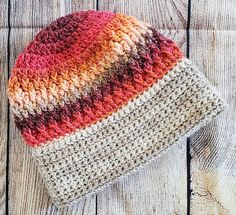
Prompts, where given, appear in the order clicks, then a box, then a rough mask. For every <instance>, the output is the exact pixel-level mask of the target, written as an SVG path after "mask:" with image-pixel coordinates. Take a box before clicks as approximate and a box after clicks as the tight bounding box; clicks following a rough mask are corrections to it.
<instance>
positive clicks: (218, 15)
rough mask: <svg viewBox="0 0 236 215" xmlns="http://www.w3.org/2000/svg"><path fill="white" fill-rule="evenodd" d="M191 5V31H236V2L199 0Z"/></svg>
mask: <svg viewBox="0 0 236 215" xmlns="http://www.w3.org/2000/svg"><path fill="white" fill-rule="evenodd" d="M191 4H192V6H191V8H192V10H191V29H214V30H233V29H236V9H235V0H198V1H192V2H191Z"/></svg>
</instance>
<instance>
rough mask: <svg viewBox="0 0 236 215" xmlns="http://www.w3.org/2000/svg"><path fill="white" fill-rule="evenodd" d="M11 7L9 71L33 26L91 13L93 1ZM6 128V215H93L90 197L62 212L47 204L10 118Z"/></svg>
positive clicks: (29, 157)
mask: <svg viewBox="0 0 236 215" xmlns="http://www.w3.org/2000/svg"><path fill="white" fill-rule="evenodd" d="M11 4H12V9H11V26H12V31H11V38H10V44H11V49H10V53H11V56H10V57H11V58H10V64H11V67H12V66H13V64H14V62H15V59H16V57H17V55H18V54H19V53H20V51H22V50H23V48H24V47H25V46H26V44H27V43H28V42H29V41H30V40H32V39H33V37H34V36H35V34H36V33H37V32H38V31H39V30H40V29H39V28H37V26H45V25H46V24H48V23H50V22H51V21H53V20H55V19H56V18H58V17H60V16H63V15H65V14H68V13H71V12H73V11H77V10H78V9H83V10H85V9H89V8H90V9H95V6H96V1H94V0H91V1H39V2H37V1H36V2H32V1H25V2H24V4H22V3H21V2H19V1H12V2H11ZM22 14H24V16H22ZM10 128H11V129H10V149H9V153H10V165H9V178H10V186H9V210H10V214H12V215H15V214H17V215H18V214H22V215H28V214H29V215H31V214H34V215H38V214H40V215H43V214H48V215H51V214H53V215H56V214H65V215H67V214H74V215H75V214H76V215H77V214H78V215H79V214H83V215H93V214H95V208H96V205H95V203H96V200H95V196H94V195H93V196H91V197H88V198H87V199H86V200H83V201H80V202H78V203H77V204H74V205H72V206H71V207H67V208H64V209H58V208H57V207H55V206H53V205H52V204H51V199H50V197H49V196H48V193H47V191H46V189H45V187H44V185H43V183H42V180H41V178H40V176H39V174H38V171H37V168H36V166H35V165H34V163H33V161H32V158H31V155H30V150H29V148H28V147H27V146H26V145H25V144H24V143H23V140H22V138H21V137H20V134H19V132H18V130H17V129H16V127H15V125H14V122H13V118H12V114H11V121H10Z"/></svg>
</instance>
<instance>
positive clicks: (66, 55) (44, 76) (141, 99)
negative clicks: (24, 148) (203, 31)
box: [9, 11, 224, 205]
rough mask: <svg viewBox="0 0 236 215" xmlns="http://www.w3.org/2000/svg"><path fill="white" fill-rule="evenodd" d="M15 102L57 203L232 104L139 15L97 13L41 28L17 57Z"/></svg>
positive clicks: (130, 166)
mask: <svg viewBox="0 0 236 215" xmlns="http://www.w3.org/2000/svg"><path fill="white" fill-rule="evenodd" d="M9 100H10V104H11V108H12V110H13V112H14V115H15V122H16V125H17V127H18V128H19V129H20V131H21V134H22V136H23V138H24V140H25V142H26V143H27V144H28V145H29V146H31V151H32V156H33V158H34V160H35V161H36V164H37V166H38V168H39V171H40V173H41V175H42V178H43V180H44V182H45V185H46V187H47V189H48V192H49V194H50V195H51V197H52V198H53V200H54V202H55V203H57V204H58V205H64V204H68V203H71V202H73V201H74V200H76V199H80V198H82V197H84V196H86V195H87V194H89V193H91V192H94V191H95V190H97V189H98V188H101V187H103V186H104V185H107V184H109V183H111V182H113V181H114V180H115V179H117V178H119V177H120V176H123V175H125V174H126V173H128V172H130V171H132V170H135V169H137V168H138V167H140V166H141V165H143V164H145V163H146V162H147V161H150V160H151V159H153V158H154V157H155V156H156V155H158V154H160V153H161V152H162V151H164V150H166V149H167V147H169V146H170V145H172V144H173V143H176V142H177V141H179V140H180V139H181V138H183V137H186V136H187V135H189V134H190V132H192V131H195V130H196V129H198V128H199V127H200V126H202V125H204V124H205V123H207V122H209V121H210V120H211V119H212V117H214V116H216V115H217V114H218V113H219V112H220V111H222V110H223V109H224V102H223V101H222V99H221V98H220V97H219V95H218V94H217V93H216V92H215V90H214V89H213V88H212V86H211V84H210V83H209V82H208V81H207V79H206V78H205V77H204V76H203V74H201V73H200V72H199V71H198V69H197V68H195V67H194V66H193V65H192V64H191V62H190V61H189V60H188V59H186V58H185V57H184V56H183V54H182V52H181V50H180V49H179V48H178V46H177V45H176V44H175V43H174V42H173V41H171V40H170V39H167V38H166V37H164V36H163V35H161V34H160V33H159V32H158V31H156V30H155V29H154V28H152V27H151V26H150V25H149V24H146V23H143V22H141V21H138V20H136V19H135V18H134V17H130V16H126V15H122V14H114V13H111V12H95V11H82V12H77V13H73V14H70V15H67V16H65V17H62V18H59V19H57V20H56V21H54V22H53V23H52V24H50V25H49V26H48V27H46V28H45V29H44V30H42V31H40V32H39V33H38V35H37V36H36V38H35V39H34V40H33V41H32V42H31V43H30V44H29V45H28V47H27V48H26V49H25V50H24V51H23V52H22V53H21V54H20V55H19V57H18V59H17V61H16V64H15V66H14V68H13V71H12V74H11V78H10V80H9Z"/></svg>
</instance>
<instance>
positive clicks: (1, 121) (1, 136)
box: [0, 28, 8, 214]
mask: <svg viewBox="0 0 236 215" xmlns="http://www.w3.org/2000/svg"><path fill="white" fill-rule="evenodd" d="M7 36H8V29H6V28H0V50H1V52H0V65H1V68H0V95H1V99H0V214H5V202H6V163H7V161H6V160H7V156H6V153H7V122H8V105H7V92H6V91H7V88H6V87H7V79H8V65H7V64H8V57H7V40H8V37H7Z"/></svg>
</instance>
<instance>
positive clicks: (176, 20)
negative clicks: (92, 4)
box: [98, 0, 188, 29]
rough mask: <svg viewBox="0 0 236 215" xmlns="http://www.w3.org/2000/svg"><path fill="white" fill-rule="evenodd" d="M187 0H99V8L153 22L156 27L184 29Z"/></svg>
mask: <svg viewBox="0 0 236 215" xmlns="http://www.w3.org/2000/svg"><path fill="white" fill-rule="evenodd" d="M187 7H188V1H186V0H177V1H165V0H153V1H148V0H135V1H134V0H120V1H115V0H112V1H111V0H101V1H99V4H98V9H99V10H108V11H113V12H121V13H124V14H129V15H131V16H135V17H137V18H139V19H140V20H143V21H145V22H148V23H151V24H153V25H154V26H155V27H156V28H157V29H186V24H187V21H186V20H187V10H188V9H187Z"/></svg>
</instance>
